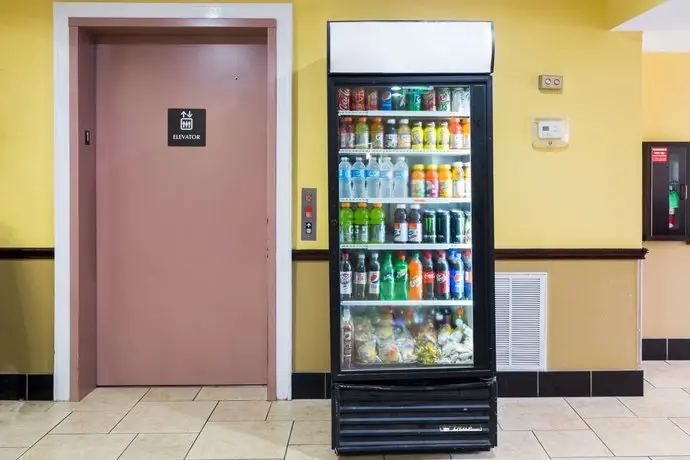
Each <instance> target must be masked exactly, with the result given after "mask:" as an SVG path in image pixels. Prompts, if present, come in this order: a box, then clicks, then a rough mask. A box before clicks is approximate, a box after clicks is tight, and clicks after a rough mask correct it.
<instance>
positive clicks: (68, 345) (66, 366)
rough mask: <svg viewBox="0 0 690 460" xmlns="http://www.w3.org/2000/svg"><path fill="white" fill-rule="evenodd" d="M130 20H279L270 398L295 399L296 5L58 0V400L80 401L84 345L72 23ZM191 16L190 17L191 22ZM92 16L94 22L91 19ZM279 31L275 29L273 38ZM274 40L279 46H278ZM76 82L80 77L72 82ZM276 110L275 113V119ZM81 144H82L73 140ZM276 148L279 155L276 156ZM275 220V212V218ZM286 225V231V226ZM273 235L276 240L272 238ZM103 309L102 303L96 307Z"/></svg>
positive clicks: (273, 93)
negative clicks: (79, 318)
mask: <svg viewBox="0 0 690 460" xmlns="http://www.w3.org/2000/svg"><path fill="white" fill-rule="evenodd" d="M115 19H119V20H123V21H124V23H123V25H126V26H128V27H151V26H152V24H153V25H154V26H155V25H156V20H159V22H161V23H162V22H164V20H172V21H171V23H176V27H206V26H210V27H246V26H247V25H248V24H251V23H253V24H255V26H256V24H261V20H262V19H264V20H266V19H267V20H271V21H274V23H275V29H271V28H268V31H269V41H268V46H269V55H271V52H272V51H274V52H273V55H274V56H275V62H269V81H270V79H271V73H273V74H274V75H275V79H274V82H273V83H274V84H273V85H270V84H269V88H268V91H269V94H268V98H269V101H270V100H274V101H275V105H274V106H273V107H269V112H268V113H269V120H268V128H269V135H270V132H271V131H272V132H273V133H274V135H273V136H270V138H269V157H273V158H270V159H272V160H274V161H270V159H269V165H271V164H273V166H274V167H275V168H274V170H273V171H269V172H268V173H269V182H270V181H273V182H274V184H275V187H274V190H273V192H274V195H273V196H270V197H269V202H271V201H272V203H269V213H270V212H271V210H272V211H273V212H274V213H275V218H274V221H273V222H272V224H273V225H272V228H271V229H270V231H269V234H270V233H272V234H273V235H272V236H273V237H274V239H273V241H274V242H275V247H273V248H272V247H271V244H270V243H269V247H268V253H267V259H268V263H271V262H273V261H274V266H275V271H274V273H271V278H272V279H270V280H269V290H268V292H269V311H268V316H269V325H268V337H267V340H268V345H269V347H268V352H269V353H268V362H269V369H268V390H269V391H268V395H269V399H290V397H291V376H292V259H291V248H292V231H284V229H291V228H292V5H291V4H287V3H255V4H247V3H234V4H233V3H230V4H227V3H218V4H197V3H184V4H181V3H54V5H53V59H54V60H53V71H54V75H53V78H54V81H53V83H54V219H55V224H54V226H55V228H54V239H55V301H54V315H55V316H54V319H55V323H54V324H55V325H54V351H55V361H54V376H53V379H54V394H53V398H54V399H55V400H56V401H67V400H70V399H78V398H79V396H78V395H76V394H74V393H75V391H73V390H71V388H73V387H74V385H73V383H74V382H75V381H76V379H77V377H78V376H77V375H76V369H79V367H78V365H77V363H74V362H72V361H74V360H76V359H78V354H77V350H76V349H73V346H72V344H73V343H75V341H73V339H74V337H73V336H74V334H76V331H74V330H72V329H71V324H75V322H74V321H73V320H74V318H73V317H72V316H73V313H72V312H74V311H76V312H78V309H76V308H75V306H74V305H73V301H72V300H73V299H72V295H73V294H72V293H73V292H74V290H73V289H74V287H75V286H77V283H78V280H77V279H76V277H75V276H74V272H73V269H74V264H76V261H74V260H72V255H73V254H74V249H75V248H74V247H73V243H74V242H77V244H78V239H77V238H73V236H74V234H75V232H76V230H77V229H75V228H72V227H71V220H72V212H73V211H74V210H73V209H72V203H73V201H72V195H71V186H72V182H73V180H74V178H73V177H72V173H71V166H70V165H71V159H72V155H71V152H72V147H73V145H77V142H78V141H76V140H75V139H74V137H76V136H75V135H74V133H73V132H72V131H73V129H72V125H73V124H72V121H73V119H74V113H75V112H76V110H75V108H74V107H70V101H71V97H72V96H73V95H74V94H71V91H75V92H76V90H77V88H71V85H70V82H71V68H70V55H71V52H70V23H71V22H72V23H73V24H72V25H75V24H77V25H84V26H86V25H93V26H98V25H99V21H101V24H102V21H113V20H115ZM183 20H187V21H183ZM89 21H92V22H93V24H90V22H89ZM271 30H274V32H275V33H273V37H271V34H272V32H271ZM271 43H273V44H274V45H273V46H274V49H273V50H272V49H271V46H272V44H271ZM72 81H73V80H72ZM270 114H274V118H273V120H271V117H270ZM73 142H74V144H73ZM271 150H272V151H273V152H274V153H273V154H271V153H270V152H271ZM269 219H270V216H269ZM281 229H282V230H283V231H281ZM270 239H271V238H269V240H270ZM93 308H95V306H93Z"/></svg>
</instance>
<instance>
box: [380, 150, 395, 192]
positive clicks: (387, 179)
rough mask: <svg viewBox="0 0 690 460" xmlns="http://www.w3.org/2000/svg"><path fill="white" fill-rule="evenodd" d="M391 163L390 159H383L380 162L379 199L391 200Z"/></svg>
mask: <svg viewBox="0 0 690 460" xmlns="http://www.w3.org/2000/svg"><path fill="white" fill-rule="evenodd" d="M393 168H394V166H393V162H392V161H391V157H384V158H383V160H382V161H381V169H380V176H381V177H380V178H381V198H393Z"/></svg>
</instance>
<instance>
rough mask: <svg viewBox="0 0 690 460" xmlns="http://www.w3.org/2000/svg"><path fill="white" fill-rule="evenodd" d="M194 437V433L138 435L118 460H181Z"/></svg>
mask: <svg viewBox="0 0 690 460" xmlns="http://www.w3.org/2000/svg"><path fill="white" fill-rule="evenodd" d="M196 436H197V435H196V434H195V433H183V434H140V435H137V437H136V439H135V440H134V442H132V444H130V446H129V447H128V448H127V450H125V453H124V454H122V456H121V457H120V458H119V459H118V460H182V459H184V458H185V456H186V455H187V452H189V448H190V447H192V443H194V440H195V439H196Z"/></svg>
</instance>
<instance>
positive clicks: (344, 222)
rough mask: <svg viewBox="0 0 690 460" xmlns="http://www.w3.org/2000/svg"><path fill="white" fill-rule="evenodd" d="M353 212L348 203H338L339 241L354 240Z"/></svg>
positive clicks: (348, 242)
mask: <svg viewBox="0 0 690 460" xmlns="http://www.w3.org/2000/svg"><path fill="white" fill-rule="evenodd" d="M354 222H355V214H354V212H353V211H352V208H351V207H350V203H340V242H341V243H346V244H350V243H352V242H353V241H354Z"/></svg>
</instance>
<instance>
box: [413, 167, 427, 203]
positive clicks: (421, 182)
mask: <svg viewBox="0 0 690 460" xmlns="http://www.w3.org/2000/svg"><path fill="white" fill-rule="evenodd" d="M410 179H411V180H410V196H411V197H412V198H424V191H425V190H426V179H425V176H424V165H422V164H416V165H413V166H412V176H411V177H410Z"/></svg>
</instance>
